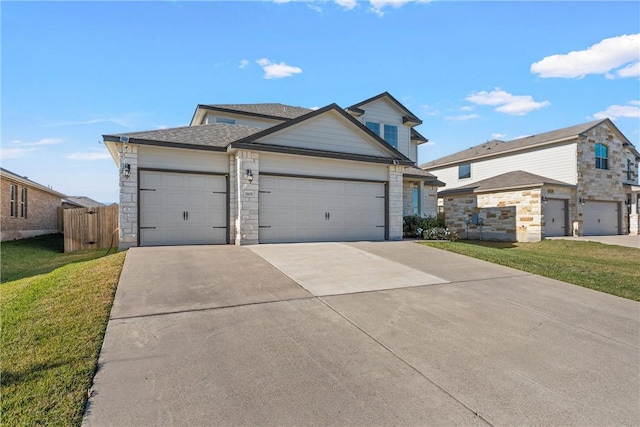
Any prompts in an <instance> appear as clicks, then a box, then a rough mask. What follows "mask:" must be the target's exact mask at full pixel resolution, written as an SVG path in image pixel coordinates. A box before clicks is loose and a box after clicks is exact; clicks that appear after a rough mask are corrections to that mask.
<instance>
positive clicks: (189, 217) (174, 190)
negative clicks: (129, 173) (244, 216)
mask: <svg viewBox="0 0 640 427" xmlns="http://www.w3.org/2000/svg"><path fill="white" fill-rule="evenodd" d="M139 194H140V245H141V246H155V245H195V244H219V243H227V182H226V177H224V176H220V175H206V174H192V173H176V172H159V171H141V172H140V184H139Z"/></svg>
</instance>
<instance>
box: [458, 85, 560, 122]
mask: <svg viewBox="0 0 640 427" xmlns="http://www.w3.org/2000/svg"><path fill="white" fill-rule="evenodd" d="M465 99H466V100H467V101H469V102H472V103H474V104H477V105H490V106H497V107H498V108H496V109H495V111H498V112H500V113H505V114H511V115H516V116H523V115H525V114H527V113H529V112H531V111H533V110H537V109H539V108H544V107H547V106H549V105H551V103H550V102H549V101H542V102H536V101H534V99H533V97H532V96H531V95H512V94H510V93H508V92H505V91H504V90H502V89H500V88H495V90H492V91H491V92H487V91H480V92H476V93H473V94H471V95H469V96H468V97H466V98H465Z"/></svg>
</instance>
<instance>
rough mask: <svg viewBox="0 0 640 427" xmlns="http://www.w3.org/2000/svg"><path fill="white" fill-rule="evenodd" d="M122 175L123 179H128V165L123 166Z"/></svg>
mask: <svg viewBox="0 0 640 427" xmlns="http://www.w3.org/2000/svg"><path fill="white" fill-rule="evenodd" d="M122 175H123V176H124V177H125V178H129V177H130V176H131V165H130V164H129V163H125V164H124V167H123V168H122Z"/></svg>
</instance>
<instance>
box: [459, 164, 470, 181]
mask: <svg viewBox="0 0 640 427" xmlns="http://www.w3.org/2000/svg"><path fill="white" fill-rule="evenodd" d="M465 178H471V163H463V164H461V165H458V179H465Z"/></svg>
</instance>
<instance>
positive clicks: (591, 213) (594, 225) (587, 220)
mask: <svg viewBox="0 0 640 427" xmlns="http://www.w3.org/2000/svg"><path fill="white" fill-rule="evenodd" d="M618 206H619V204H618V202H593V201H590V202H586V203H585V204H584V208H583V234H584V235H585V236H604V235H611V234H618V231H619V227H618V224H619V221H620V215H619V212H618Z"/></svg>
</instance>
